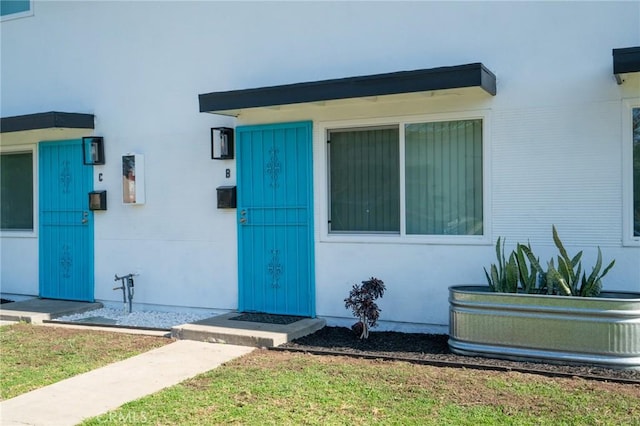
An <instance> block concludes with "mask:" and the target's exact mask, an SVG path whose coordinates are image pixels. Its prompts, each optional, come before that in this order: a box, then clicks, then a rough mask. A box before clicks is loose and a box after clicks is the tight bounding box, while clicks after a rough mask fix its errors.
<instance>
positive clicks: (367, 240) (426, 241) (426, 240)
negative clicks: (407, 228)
mask: <svg viewBox="0 0 640 426" xmlns="http://www.w3.org/2000/svg"><path fill="white" fill-rule="evenodd" d="M320 242H322V243H353V244H399V245H403V244H422V245H449V246H460V245H492V244H493V243H492V242H491V239H490V238H489V237H488V236H486V235H456V236H449V235H433V236H424V235H398V234H394V235H388V234H387V235H384V234H379V235H375V234H366V235H365V234H359V235H354V234H351V235H346V234H325V235H323V236H321V238H320Z"/></svg>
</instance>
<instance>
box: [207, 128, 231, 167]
mask: <svg viewBox="0 0 640 426" xmlns="http://www.w3.org/2000/svg"><path fill="white" fill-rule="evenodd" d="M211 158H212V159H213V160H231V159H233V129H231V128H229V127H212V128H211Z"/></svg>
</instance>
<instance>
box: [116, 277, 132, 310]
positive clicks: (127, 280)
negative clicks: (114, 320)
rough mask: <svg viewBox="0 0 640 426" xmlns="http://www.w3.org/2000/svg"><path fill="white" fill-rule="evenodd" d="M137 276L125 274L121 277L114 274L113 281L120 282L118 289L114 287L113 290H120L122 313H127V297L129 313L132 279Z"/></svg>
mask: <svg viewBox="0 0 640 426" xmlns="http://www.w3.org/2000/svg"><path fill="white" fill-rule="evenodd" d="M136 275H137V274H127V275H123V276H121V277H119V276H118V274H116V276H115V279H114V281H121V282H122V285H121V286H120V287H114V288H113V289H114V290H122V303H123V304H124V307H123V309H124V311H125V312H126V311H127V297H128V298H129V313H131V301H132V300H133V294H134V288H133V277H134V276H136Z"/></svg>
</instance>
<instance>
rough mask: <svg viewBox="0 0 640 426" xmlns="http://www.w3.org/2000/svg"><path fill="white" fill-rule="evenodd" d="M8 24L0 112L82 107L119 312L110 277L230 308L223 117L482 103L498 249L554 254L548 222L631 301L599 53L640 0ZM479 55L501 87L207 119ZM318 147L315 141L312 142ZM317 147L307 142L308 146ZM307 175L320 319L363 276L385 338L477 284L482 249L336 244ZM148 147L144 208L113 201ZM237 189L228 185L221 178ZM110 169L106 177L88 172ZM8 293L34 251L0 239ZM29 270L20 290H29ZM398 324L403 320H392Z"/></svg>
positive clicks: (327, 5)
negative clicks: (126, 157)
mask: <svg viewBox="0 0 640 426" xmlns="http://www.w3.org/2000/svg"><path fill="white" fill-rule="evenodd" d="M34 9H35V10H34V16H32V17H28V18H23V19H16V20H11V21H5V22H2V24H0V30H1V36H2V37H1V60H2V62H1V71H2V72H1V84H2V86H1V89H2V90H1V95H0V96H1V97H0V105H1V107H2V116H3V117H7V116H13V115H20V114H29V113H34V112H43V111H51V110H56V111H68V112H83V113H92V114H95V116H96V129H95V134H96V135H100V136H104V138H105V148H106V158H107V163H106V165H104V166H96V167H95V168H94V169H95V182H94V187H95V189H106V190H107V191H108V194H109V200H108V202H109V210H108V211H106V212H98V213H96V214H95V244H96V245H95V272H96V289H95V296H96V298H97V299H98V300H113V301H118V300H120V299H119V294H118V293H117V292H114V291H112V290H111V289H112V287H113V275H114V274H115V273H118V274H124V273H128V272H139V273H140V276H139V277H138V279H137V281H136V299H137V301H138V302H141V303H148V304H157V305H180V306H183V307H207V308H216V309H234V308H235V307H236V306H237V254H236V242H237V238H236V219H235V211H225V210H219V209H217V208H216V201H215V195H216V194H215V189H216V187H217V186H220V185H233V184H235V162H234V161H213V160H211V159H210V158H209V157H210V154H209V149H210V148H209V128H210V127H213V126H219V125H227V126H234V125H237V124H249V123H266V122H277V121H295V120H299V119H305V120H306V119H312V120H314V127H315V128H316V129H318V128H319V127H321V126H322V125H323V123H326V122H329V121H335V120H353V119H374V120H375V119H377V118H381V117H388V116H404V115H412V114H418V115H420V114H422V115H429V114H440V113H450V112H453V113H456V112H468V111H480V110H481V111H488V113H489V116H490V118H489V119H488V124H489V126H490V140H488V141H485V143H487V144H489V146H490V157H489V158H488V160H489V161H490V176H489V177H490V179H491V186H490V194H488V195H489V198H488V199H489V200H490V212H491V214H490V217H489V218H488V225H489V229H490V237H491V238H490V240H491V241H495V239H496V238H497V237H498V236H503V237H505V238H507V241H508V242H511V243H513V244H515V242H516V241H527V240H529V241H530V242H531V244H532V245H533V247H534V249H536V252H537V253H538V254H539V255H540V257H541V258H542V259H546V258H548V257H550V256H551V255H552V254H553V253H554V250H553V246H552V241H551V224H556V226H557V227H558V229H559V230H560V233H561V237H562V238H563V241H565V243H566V245H567V246H568V249H569V250H570V251H572V252H575V251H577V250H580V249H584V250H585V256H586V261H585V264H586V265H589V264H590V262H589V261H588V260H593V259H594V258H595V253H596V246H600V247H601V248H602V250H603V253H604V256H605V259H610V258H615V259H616V267H615V268H614V269H613V270H612V272H611V273H610V275H608V276H607V280H606V283H605V287H606V288H616V289H621V290H635V291H640V247H627V246H623V245H622V215H623V213H622V209H623V197H622V191H621V186H622V182H621V180H622V174H621V170H622V162H623V158H622V143H623V136H622V126H621V122H622V113H623V107H622V102H623V99H626V98H640V80H639V79H638V78H635V77H632V78H630V79H629V80H628V81H627V82H625V84H623V85H621V86H618V85H617V84H616V83H615V79H614V77H613V75H612V69H611V68H612V56H611V49H613V48H622V47H631V46H638V45H640V4H639V3H637V2H603V3H591V2H584V3H582V2H554V3H549V2H544V3H543V2H533V3H527V2H496V3H489V2H470V3H463V2H451V3H440V2H406V3H404V2H403V3H397V2H349V3H346V2H345V3H333V2H300V3H293V2H284V3H273V2H257V3H252V2H213V1H212V2H183V1H181V2H177V1H166V2H165V1H163V2H96V1H82V2H56V1H36V2H35V7H34ZM471 62H482V63H483V64H484V65H485V66H487V67H488V68H489V69H490V70H491V71H492V72H494V73H495V74H496V75H497V80H498V81H497V83H498V94H497V96H495V97H491V96H489V95H486V94H478V93H477V92H472V93H468V92H467V91H454V93H449V94H446V95H444V96H441V95H440V94H439V93H435V94H434V96H432V97H429V96H421V97H410V98H407V99H405V98H400V99H399V101H400V102H395V101H391V102H388V101H387V100H385V99H379V100H373V101H372V100H354V101H345V102H338V103H331V102H327V103H326V105H324V106H321V105H310V106H296V107H282V108H280V109H264V110H255V111H245V112H243V114H241V116H240V117H239V118H238V119H237V120H236V119H233V118H229V117H222V116H215V115H211V114H202V113H199V112H198V111H199V105H198V97H197V95H198V94H201V93H208V92H214V91H223V90H232V89H244V88H251V87H259V86H268V85H276V84H286V83H294V82H302V81H314V80H321V79H327V78H340V77H349V76H355V75H368V74H375V73H384V72H393V71H401V70H412V69H421V68H432V67H439V66H448V65H460V64H466V63H471ZM316 136H318V135H317V133H316ZM316 139H317V138H316ZM322 149H323V144H322V141H319V140H315V141H314V158H315V159H316V164H315V165H314V167H315V168H316V169H315V170H314V173H315V183H316V187H315V193H316V205H315V208H316V216H315V217H316V247H315V251H316V290H317V291H316V299H317V300H316V302H317V307H316V311H317V314H318V315H320V316H326V317H331V318H336V317H349V313H348V312H347V311H346V310H345V309H344V305H343V299H344V297H345V296H346V295H347V293H348V290H349V288H350V287H351V285H352V284H353V283H355V282H359V281H361V280H363V279H366V278H368V277H370V276H377V277H379V278H381V279H383V280H384V281H385V283H386V284H387V286H388V290H387V293H386V295H385V297H384V298H383V299H382V300H381V302H380V305H381V307H382V309H383V313H382V319H383V320H393V321H395V322H397V323H396V324H387V323H385V324H384V325H385V326H386V327H389V328H393V327H408V324H403V323H414V324H415V323H417V324H419V325H420V327H423V328H425V329H426V328H429V327H430V326H429V325H433V324H436V325H438V324H439V325H444V324H447V322H448V313H447V309H448V305H447V287H448V286H449V285H453V284H459V283H476V282H481V283H482V282H484V273H483V271H482V267H483V266H487V265H488V264H490V263H491V262H492V261H493V257H494V248H493V245H492V244H485V245H448V244H424V243H422V244H405V243H400V244H379V243H375V244H370V243H369V244H367V243H366V239H365V240H363V241H358V242H352V243H344V242H340V243H339V242H333V241H331V240H330V239H327V238H325V237H326V229H324V228H323V224H322V223H321V221H320V220H319V218H321V217H322V209H326V204H324V201H322V200H325V199H326V189H324V188H323V187H322V186H321V185H320V184H321V183H322V182H323V181H322V173H323V170H324V169H323V168H324V167H325V165H324V164H318V162H317V160H318V159H319V158H322V156H321V155H320V154H321V152H320V151H321V150H322ZM127 152H136V153H141V154H144V155H145V163H146V174H145V178H146V200H147V202H146V204H145V205H144V206H135V207H131V206H123V205H122V204H121V202H120V197H121V180H120V174H121V170H120V167H121V165H120V161H119V158H120V155H122V154H124V153H127ZM227 168H229V169H231V178H229V179H227V178H225V169H227ZM100 173H102V176H103V181H102V182H100V181H98V176H99V174H100ZM1 249H2V253H1V259H0V260H1V261H2V265H1V266H2V272H1V275H0V277H1V279H2V282H1V285H2V291H3V292H9V291H10V292H17V291H16V289H24V290H25V291H26V292H28V293H33V292H34V291H35V292H37V265H38V259H37V240H36V239H34V238H32V239H30V240H29V239H15V238H14V239H11V238H4V237H3V238H2V241H1ZM24 277H26V279H24ZM401 323H402V324H401Z"/></svg>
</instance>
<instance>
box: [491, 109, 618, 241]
mask: <svg viewBox="0 0 640 426" xmlns="http://www.w3.org/2000/svg"><path fill="white" fill-rule="evenodd" d="M493 123H494V126H493V146H492V181H493V185H492V191H493V192H492V197H493V206H492V213H493V214H492V219H491V220H492V222H493V225H494V236H495V237H496V238H497V236H500V235H502V236H506V237H507V238H509V239H511V240H512V241H514V242H515V241H516V240H517V241H526V240H530V241H531V242H532V243H542V244H552V242H551V225H552V224H555V225H556V227H557V228H558V230H559V232H560V235H561V237H562V236H564V237H565V239H566V240H567V241H570V244H572V245H578V246H589V245H599V246H619V245H620V244H621V237H622V229H621V220H620V218H621V215H622V207H621V206H622V192H621V189H620V179H621V177H620V176H621V146H620V131H619V128H616V127H615V125H616V123H620V116H619V107H618V106H617V104H615V103H599V104H590V105H586V106H585V105H580V106H579V107H578V106H575V105H566V106H558V107H550V106H546V107H544V108H535V109H522V110H510V111H497V112H496V113H495V114H494V119H493ZM594 123H597V124H595V125H594Z"/></svg>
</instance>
